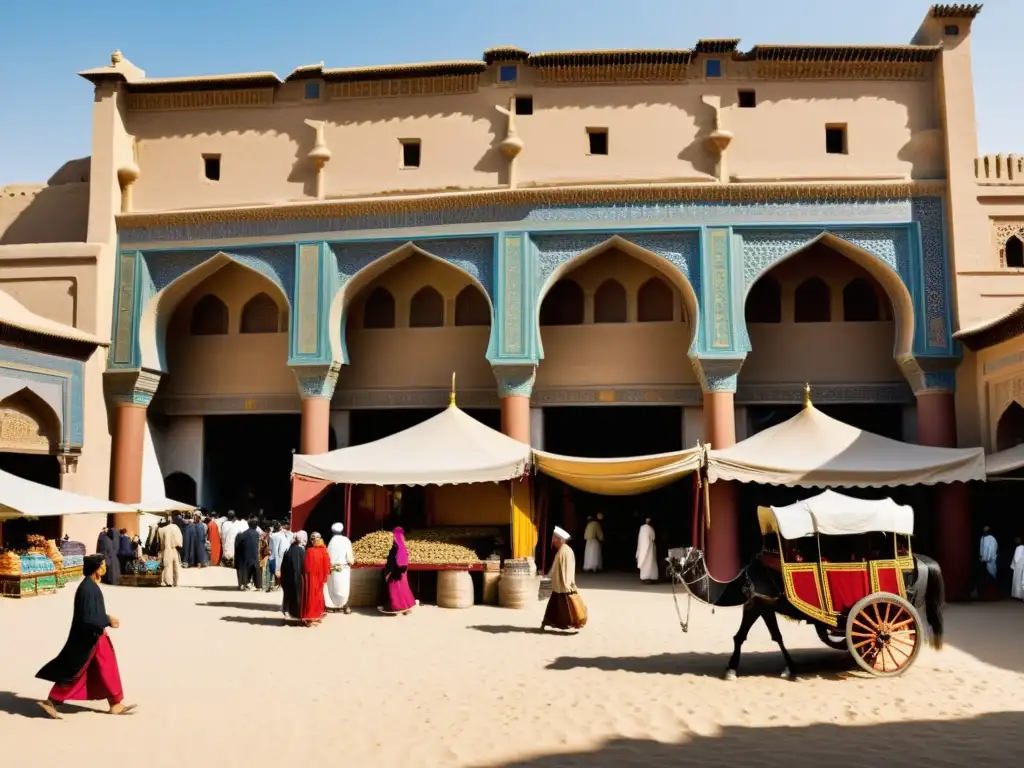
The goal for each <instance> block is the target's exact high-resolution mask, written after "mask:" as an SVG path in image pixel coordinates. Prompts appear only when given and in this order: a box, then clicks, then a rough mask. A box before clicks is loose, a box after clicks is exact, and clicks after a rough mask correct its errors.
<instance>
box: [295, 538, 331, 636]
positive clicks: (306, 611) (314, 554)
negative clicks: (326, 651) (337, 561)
mask: <svg viewBox="0 0 1024 768" xmlns="http://www.w3.org/2000/svg"><path fill="white" fill-rule="evenodd" d="M305 565H306V567H305V572H304V573H303V575H302V616H301V618H302V623H303V624H304V625H305V626H307V627H311V626H313V625H314V624H319V623H320V621H321V620H322V619H323V617H324V614H325V613H326V612H327V604H326V601H325V600H324V585H325V584H327V578H328V577H329V576H330V575H331V556H330V555H328V554H327V547H325V546H324V539H323V537H322V536H321V535H320V534H319V533H315V532H314V533H313V534H312V535H311V536H310V537H309V547H308V548H307V549H306V564H305Z"/></svg>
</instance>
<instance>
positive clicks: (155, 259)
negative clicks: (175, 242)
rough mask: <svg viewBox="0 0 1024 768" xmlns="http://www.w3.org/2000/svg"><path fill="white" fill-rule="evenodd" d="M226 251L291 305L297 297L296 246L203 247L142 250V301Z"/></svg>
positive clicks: (147, 300)
mask: <svg viewBox="0 0 1024 768" xmlns="http://www.w3.org/2000/svg"><path fill="white" fill-rule="evenodd" d="M218 253H225V254H226V255H228V256H230V257H231V258H232V259H233V260H234V261H237V262H238V263H239V264H242V265H243V266H246V267H248V268H249V269H252V270H253V271H255V272H258V273H259V274H261V275H263V276H264V277H265V278H267V279H268V280H270V282H272V283H273V284H274V285H276V286H277V287H278V288H280V289H281V290H282V291H283V292H284V295H285V296H286V297H287V299H288V302H289V305H292V304H293V303H294V296H295V249H294V248H292V247H290V246H273V247H263V248H236V247H232V248H206V249H203V250H182V251H147V252H143V253H142V260H143V263H144V266H145V270H144V276H143V287H142V293H143V302H144V304H148V302H149V300H150V299H151V298H152V297H153V296H155V295H156V294H157V293H159V292H160V291H162V290H163V289H164V288H166V287H167V286H168V285H170V284H171V283H172V282H174V281H175V280H177V279H178V278H179V277H181V276H182V275H184V274H185V273H187V272H190V271H191V270H193V269H195V268H196V267H198V266H199V265H200V264H202V263H204V262H206V261H208V260H209V259H211V258H212V257H213V256H215V255H216V254H218Z"/></svg>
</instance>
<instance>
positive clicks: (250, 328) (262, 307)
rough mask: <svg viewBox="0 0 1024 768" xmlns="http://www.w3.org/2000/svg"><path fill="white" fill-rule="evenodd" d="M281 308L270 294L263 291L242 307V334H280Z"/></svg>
mask: <svg viewBox="0 0 1024 768" xmlns="http://www.w3.org/2000/svg"><path fill="white" fill-rule="evenodd" d="M280 315H281V308H280V307H278V306H277V302H276V301H274V300H273V299H272V298H271V297H270V294H268V293H266V292H265V291H261V292H260V293H257V294H256V295H255V296H253V297H252V298H251V299H249V300H248V301H247V302H245V306H243V307H242V320H241V323H240V325H239V328H238V330H239V332H240V333H280V331H281V322H280Z"/></svg>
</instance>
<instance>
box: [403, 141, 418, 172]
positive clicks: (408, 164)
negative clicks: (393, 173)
mask: <svg viewBox="0 0 1024 768" xmlns="http://www.w3.org/2000/svg"><path fill="white" fill-rule="evenodd" d="M402 167H403V168H419V167H420V140H419V139H403V140H402Z"/></svg>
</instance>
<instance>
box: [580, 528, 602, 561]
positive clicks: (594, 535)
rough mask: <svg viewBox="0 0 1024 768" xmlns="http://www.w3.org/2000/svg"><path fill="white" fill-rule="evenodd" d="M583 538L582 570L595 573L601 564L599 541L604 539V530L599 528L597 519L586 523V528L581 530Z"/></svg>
mask: <svg viewBox="0 0 1024 768" xmlns="http://www.w3.org/2000/svg"><path fill="white" fill-rule="evenodd" d="M583 538H584V540H585V541H586V542H587V543H586V546H585V547H584V548H583V570H584V571H592V572H595V573H596V572H597V571H600V570H601V568H602V566H603V563H602V562H601V542H602V541H604V531H603V530H601V524H600V523H599V522H597V520H591V521H590V522H589V523H587V528H586V530H585V531H584V532H583Z"/></svg>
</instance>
